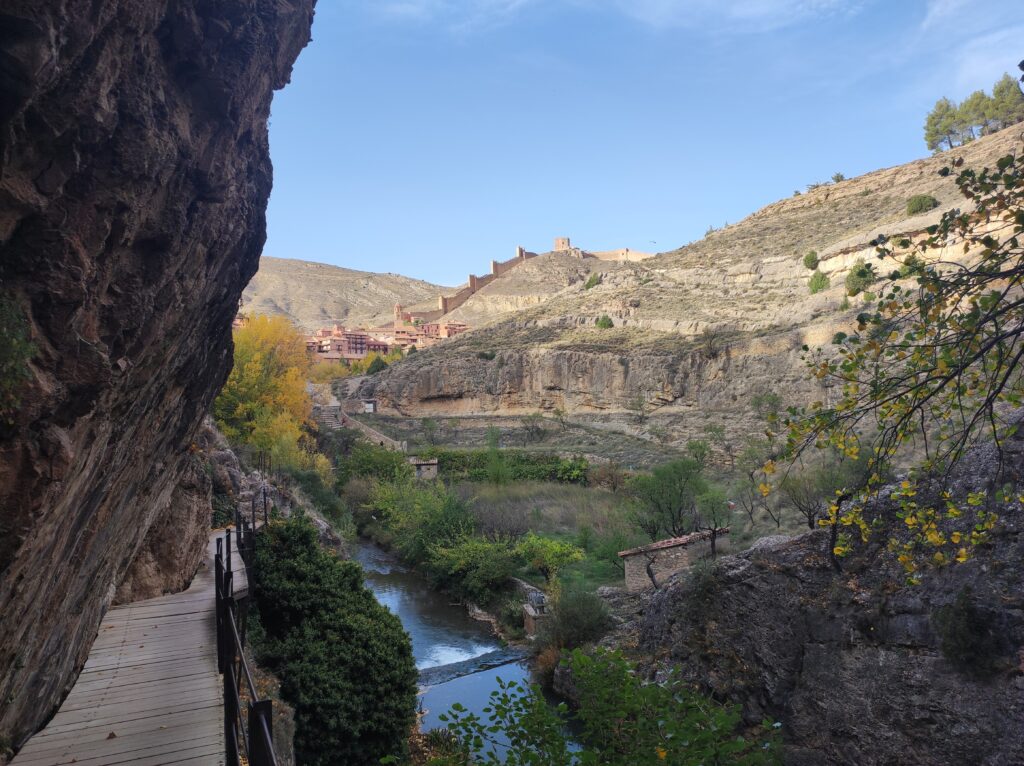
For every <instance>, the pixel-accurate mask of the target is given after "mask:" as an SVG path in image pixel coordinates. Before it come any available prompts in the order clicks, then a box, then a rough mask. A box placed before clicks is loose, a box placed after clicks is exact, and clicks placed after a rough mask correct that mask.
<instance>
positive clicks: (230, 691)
mask: <svg viewBox="0 0 1024 766" xmlns="http://www.w3.org/2000/svg"><path fill="white" fill-rule="evenodd" d="M234 676H235V666H234V663H232V662H229V663H228V665H227V667H226V668H224V744H225V749H226V750H227V759H228V766H238V764H239V761H238V730H237V729H236V728H235V721H237V720H238V709H237V705H235V694H236V691H235V679H234Z"/></svg>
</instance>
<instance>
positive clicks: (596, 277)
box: [583, 271, 601, 290]
mask: <svg viewBox="0 0 1024 766" xmlns="http://www.w3.org/2000/svg"><path fill="white" fill-rule="evenodd" d="M599 284H601V275H600V274H598V273H597V272H596V271H595V272H594V273H593V274H591V275H590V277H589V278H588V279H587V281H586V283H585V284H584V285H583V289H584V290H590V289H592V288H594V287H597V286H598V285H599Z"/></svg>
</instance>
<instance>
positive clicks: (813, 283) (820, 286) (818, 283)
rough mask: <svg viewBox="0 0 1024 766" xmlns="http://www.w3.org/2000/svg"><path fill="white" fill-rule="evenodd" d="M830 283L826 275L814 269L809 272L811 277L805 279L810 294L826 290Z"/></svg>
mask: <svg viewBox="0 0 1024 766" xmlns="http://www.w3.org/2000/svg"><path fill="white" fill-rule="evenodd" d="M830 284H832V283H831V282H830V281H829V278H828V277H827V276H826V275H824V274H822V273H821V272H820V271H815V272H814V273H813V274H811V278H810V279H809V280H807V289H808V290H810V291H811V295H814V294H815V293H820V292H821V291H822V290H827V289H828V287H829V285H830Z"/></svg>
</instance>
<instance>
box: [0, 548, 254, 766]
mask: <svg viewBox="0 0 1024 766" xmlns="http://www.w3.org/2000/svg"><path fill="white" fill-rule="evenodd" d="M223 534H224V533H223V531H220V532H212V533H211V534H210V539H209V544H208V546H207V556H206V560H205V561H204V562H203V563H202V564H201V565H200V567H199V571H198V572H197V573H196V576H195V578H194V579H193V580H192V584H191V585H190V586H189V587H188V589H187V590H185V591H183V592H181V593H177V594H174V595H169V596H161V597H159V598H153V599H148V600H146V601H137V602H135V603H133V604H124V605H122V606H116V607H114V608H113V609H111V610H110V611H109V612H107V614H106V616H105V617H104V619H103V622H102V623H101V624H100V629H99V633H98V634H97V636H96V641H95V642H94V643H93V646H92V649H91V651H90V652H89V658H88V660H87V661H86V663H85V667H84V668H83V669H82V673H81V675H80V676H79V677H78V680H77V681H76V682H75V686H74V688H72V690H71V693H70V694H69V695H68V696H67V698H66V699H65V700H64V703H63V704H62V705H61V707H60V710H58V711H57V714H56V715H55V716H54V717H53V719H52V720H51V721H50V722H49V724H47V726H46V727H45V728H44V729H43V730H42V731H40V732H38V733H37V734H36V735H35V736H33V737H32V738H31V739H30V740H29V741H28V743H27V744H26V745H25V747H24V748H22V750H21V752H20V753H18V756H17V757H16V758H15V759H14V760H13V761H12V762H11V766H58V764H72V763H73V764H75V766H118V765H121V764H123V765H124V766H157V764H188V765H189V766H200V765H202V766H206V764H210V766H214V765H217V764H220V765H222V764H223V763H224V760H225V756H224V702H223V688H222V686H223V681H222V679H221V677H220V675H219V674H218V673H217V625H216V618H215V604H214V576H213V556H214V553H215V552H216V539H217V537H218V536H220V537H223ZM231 564H232V570H233V572H234V581H235V592H236V594H238V593H239V592H244V591H245V588H246V579H245V568H244V564H243V563H242V558H241V556H239V555H238V553H237V551H236V552H234V555H233V556H232V560H231Z"/></svg>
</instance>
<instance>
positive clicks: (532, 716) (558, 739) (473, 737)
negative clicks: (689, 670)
mask: <svg viewBox="0 0 1024 766" xmlns="http://www.w3.org/2000/svg"><path fill="white" fill-rule="evenodd" d="M553 654H554V653H553V652H552V651H550V650H549V651H548V652H546V653H545V656H543V657H541V658H538V659H539V660H543V662H539V663H538V664H541V665H543V666H544V667H550V668H552V670H553V665H554V662H553V661H552V660H553V659H556V658H553V657H552V656H551V655H553ZM566 664H568V666H569V670H570V672H571V674H572V679H573V685H574V687H575V689H576V692H577V695H576V696H577V700H578V703H579V707H578V710H577V711H576V714H575V719H576V721H577V722H578V723H579V725H580V727H581V731H580V732H579V733H578V734H577V735H576V736H577V738H578V739H579V740H580V742H582V743H583V745H582V746H581V747H579V748H576V747H574V748H571V749H570V747H569V743H568V742H567V741H566V736H567V734H566V727H565V723H564V721H563V720H562V718H561V717H560V716H561V715H565V714H566V713H567V712H568V708H567V706H566V705H565V703H562V704H561V705H559V706H558V708H557V709H552V708H551V707H549V706H548V705H547V704H545V701H544V697H543V696H542V694H541V693H540V689H539V688H537V687H530V688H524V687H522V686H520V685H519V684H518V683H516V682H514V681H513V682H509V683H506V682H504V681H502V680H501V679H499V680H498V689H496V690H495V691H493V692H491V698H490V705H489V707H488V708H487V710H488V713H489V715H488V716H487V717H486V719H485V718H481V717H480V716H477V715H474V714H472V713H469V711H467V710H466V709H465V708H464V707H463V706H461V705H455V706H453V707H452V708H451V710H449V712H448V713H446V714H444V715H442V716H441V720H442V721H444V722H445V723H446V724H447V725H448V729H449V731H451V733H452V735H453V736H454V737H455V738H456V739H457V740H458V742H459V744H460V746H461V749H462V751H463V752H464V753H470V754H471V755H470V756H469V757H468V758H466V757H461V756H460V759H459V760H457V761H447V762H446V763H469V762H472V763H474V764H479V766H498V764H501V763H516V764H527V763H528V764H532V765H533V766H562V765H563V764H567V763H577V762H578V763H585V764H607V765H608V766H620V765H621V764H630V766H661V765H662V764H675V765H676V766H696V765H697V764H732V766H768V765H769V764H778V763H781V760H780V750H781V747H780V742H779V737H778V734H777V732H776V730H775V727H774V726H772V725H771V723H770V722H769V721H763V722H762V723H761V726H760V727H758V728H757V729H749V728H748V727H746V726H745V725H744V722H743V719H742V716H741V711H740V706H739V705H724V704H721V703H719V702H716V701H715V700H713V699H710V698H708V697H705V696H703V695H701V694H700V693H698V692H696V691H694V690H693V689H692V688H691V687H690V686H688V685H687V684H686V683H684V682H683V680H682V679H680V678H678V677H676V676H675V675H673V674H671V673H670V674H669V675H668V677H667V678H665V679H664V680H663V681H660V682H659V683H646V682H645V681H644V679H643V677H642V674H640V673H638V672H637V671H636V669H635V668H634V667H633V665H631V664H630V663H629V662H628V661H627V660H626V659H625V658H624V657H623V656H622V654H621V653H619V652H607V651H598V652H595V653H594V654H592V655H587V654H584V653H583V652H582V651H580V650H578V649H577V650H575V651H573V653H572V655H571V657H570V658H569V659H568V661H567V663H566ZM497 732H502V733H503V734H504V738H503V739H504V740H505V741H507V742H509V743H510V744H509V747H508V748H507V749H506V748H504V747H502V748H501V750H500V751H498V749H497V748H495V747H493V745H491V744H490V743H492V742H493V741H494V737H495V734H496V733H497ZM571 751H575V752H571Z"/></svg>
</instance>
